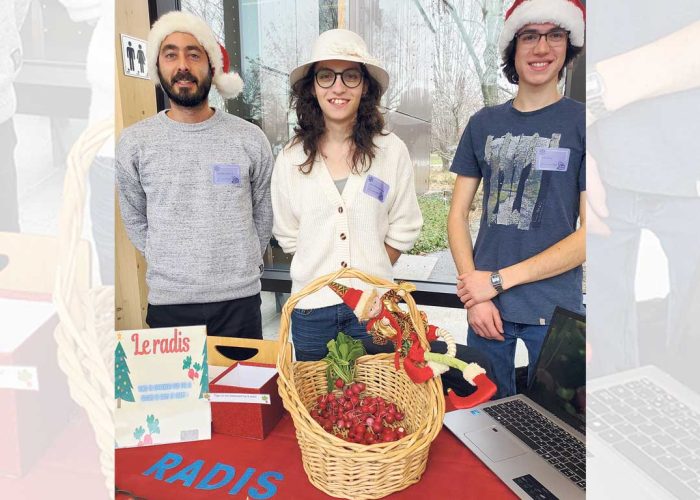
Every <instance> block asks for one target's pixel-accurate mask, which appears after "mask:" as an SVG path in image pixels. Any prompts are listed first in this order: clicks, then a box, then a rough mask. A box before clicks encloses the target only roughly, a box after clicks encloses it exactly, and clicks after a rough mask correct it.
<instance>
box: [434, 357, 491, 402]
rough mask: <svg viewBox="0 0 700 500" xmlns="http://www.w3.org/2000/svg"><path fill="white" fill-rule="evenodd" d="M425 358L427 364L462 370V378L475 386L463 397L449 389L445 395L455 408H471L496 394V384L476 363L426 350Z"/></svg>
mask: <svg viewBox="0 0 700 500" xmlns="http://www.w3.org/2000/svg"><path fill="white" fill-rule="evenodd" d="M425 360H426V361H427V362H428V366H432V363H435V364H438V365H443V366H444V365H447V366H449V367H452V368H457V369H458V370H460V371H461V372H462V376H463V377H464V380H466V381H467V382H469V383H470V384H471V385H473V386H475V387H476V391H475V392H474V393H472V394H470V395H469V396H464V397H462V396H458V395H457V394H455V392H454V391H452V390H451V389H449V390H448V392H447V396H448V397H449V398H450V401H451V402H452V404H453V405H454V406H455V408H471V407H472V406H476V405H478V404H481V403H485V402H486V401H488V400H489V399H491V398H492V397H493V395H494V394H496V384H494V383H493V382H492V381H491V379H489V378H488V377H487V376H486V370H484V369H483V368H482V367H481V366H479V365H478V364H476V363H465V362H464V361H462V360H461V359H457V358H453V357H451V356H448V355H446V354H437V353H434V352H426V353H425Z"/></svg>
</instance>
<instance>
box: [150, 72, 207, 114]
mask: <svg viewBox="0 0 700 500" xmlns="http://www.w3.org/2000/svg"><path fill="white" fill-rule="evenodd" d="M158 78H159V79H160V83H161V87H163V91H164V92H165V93H166V94H167V95H168V98H169V99H170V100H171V101H172V102H174V103H175V104H177V105H178V106H183V107H185V108H196V107H197V106H199V105H200V104H202V103H203V102H204V101H206V100H207V97H208V96H209V90H210V89H211V73H210V72H207V76H205V77H204V79H203V80H202V81H201V82H200V81H199V80H197V78H195V76H194V75H192V74H191V73H184V72H182V71H179V72H178V73H177V74H176V75H175V76H174V77H173V78H172V80H170V81H168V79H167V78H164V77H163V74H162V73H161V72H160V69H158ZM180 81H188V82H193V83H194V84H195V85H196V88H195V89H194V90H191V89H188V88H181V89H179V90H176V89H175V84H176V83H177V82H180Z"/></svg>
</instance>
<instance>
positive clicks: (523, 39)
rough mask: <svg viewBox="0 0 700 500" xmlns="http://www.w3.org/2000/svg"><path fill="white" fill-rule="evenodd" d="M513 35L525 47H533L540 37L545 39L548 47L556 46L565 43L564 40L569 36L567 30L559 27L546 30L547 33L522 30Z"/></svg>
mask: <svg viewBox="0 0 700 500" xmlns="http://www.w3.org/2000/svg"><path fill="white" fill-rule="evenodd" d="M515 37H516V38H517V39H518V43H520V44H521V45H523V46H525V47H534V46H535V45H537V44H538V43H540V40H541V39H542V37H544V38H545V40H547V43H548V44H549V46H550V47H558V46H561V45H563V44H565V43H566V40H567V39H568V38H569V32H568V31H566V30H560V29H556V30H552V31H548V32H547V33H538V32H537V31H523V32H522V33H518V34H517V35H515Z"/></svg>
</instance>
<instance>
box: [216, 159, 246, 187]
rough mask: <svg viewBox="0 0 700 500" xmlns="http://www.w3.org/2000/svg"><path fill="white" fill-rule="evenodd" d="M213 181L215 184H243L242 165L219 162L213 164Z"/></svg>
mask: <svg viewBox="0 0 700 500" xmlns="http://www.w3.org/2000/svg"><path fill="white" fill-rule="evenodd" d="M211 172H212V182H213V183H214V184H236V185H238V186H240V185H241V166H240V165H233V164H225V163H217V164H215V165H212V166H211Z"/></svg>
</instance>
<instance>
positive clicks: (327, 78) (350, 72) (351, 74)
mask: <svg viewBox="0 0 700 500" xmlns="http://www.w3.org/2000/svg"><path fill="white" fill-rule="evenodd" d="M338 75H340V79H341V80H342V82H343V84H344V85H345V86H346V87H348V88H350V89H354V88H355V87H357V86H358V85H360V84H361V83H362V71H360V70H359V69H357V68H349V69H346V70H345V71H342V72H338V71H333V70H331V69H325V68H324V69H320V70H318V71H317V72H316V75H315V76H316V83H318V86H319V87H321V88H324V89H329V88H331V87H332V86H333V85H334V84H335V79H336V78H338Z"/></svg>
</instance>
